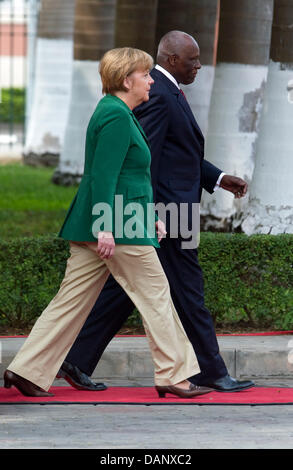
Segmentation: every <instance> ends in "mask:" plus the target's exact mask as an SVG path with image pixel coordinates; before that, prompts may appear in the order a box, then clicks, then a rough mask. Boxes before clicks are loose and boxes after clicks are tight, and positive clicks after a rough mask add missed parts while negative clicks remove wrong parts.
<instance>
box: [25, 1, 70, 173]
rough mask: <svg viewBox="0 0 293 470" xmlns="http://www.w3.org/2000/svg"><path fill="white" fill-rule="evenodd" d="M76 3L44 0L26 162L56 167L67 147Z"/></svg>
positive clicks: (37, 44) (27, 136) (28, 128)
mask: <svg viewBox="0 0 293 470" xmlns="http://www.w3.org/2000/svg"><path fill="white" fill-rule="evenodd" d="M73 20H74V0H62V2H60V1H59V0H42V3H41V9H40V15H39V24H38V37H37V41H36V48H35V59H34V60H35V72H34V80H33V81H30V83H33V90H30V92H29V99H30V113H29V119H28V122H27V123H26V141H25V148H24V155H23V157H24V162H25V163H28V164H44V165H56V164H57V162H58V159H59V154H60V152H61V149H62V147H63V141H64V132H65V125H66V121H67V115H68V108H69V99H70V86H71V72H72V62H73Z"/></svg>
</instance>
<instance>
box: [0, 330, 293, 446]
mask: <svg viewBox="0 0 293 470" xmlns="http://www.w3.org/2000/svg"><path fill="white" fill-rule="evenodd" d="M218 340H219V344H220V350H221V353H222V355H223V357H224V359H225V361H226V363H227V366H228V368H229V372H230V373H231V374H232V375H234V376H237V377H239V378H245V377H251V378H253V379H254V380H255V382H256V384H257V385H269V386H279V385H280V386H289V387H290V386H291V387H293V373H292V372H293V364H292V362H291V358H292V354H291V355H290V351H291V350H293V344H292V340H293V336H287V335H286V336H263V337H262V336H256V337H251V336H249V337H248V336H247V337H244V336H229V337H223V336H220V337H218ZM22 341H23V340H22V339H4V340H1V344H2V364H1V377H2V372H3V370H4V368H5V367H6V366H7V365H8V363H9V361H10V360H11V358H12V357H13V356H14V354H15V352H16V351H17V350H18V348H19V347H20V345H21V343H22ZM290 342H291V343H290ZM93 375H94V377H95V378H97V379H99V380H105V381H106V382H107V384H108V385H109V386H113V385H129V386H134V385H138V386H139V385H152V383H153V379H152V376H153V368H152V364H151V362H150V355H149V351H148V348H147V343H146V340H145V338H135V339H134V338H115V339H114V340H113V341H112V343H111V344H110V345H109V347H108V348H107V350H106V351H105V353H104V355H103V358H102V360H101V363H100V364H99V365H98V367H97V369H96V371H95V373H94V374H93ZM0 385H1V384H0ZM54 385H64V383H62V381H56V383H55V384H54ZM97 393H98V392H97ZM292 423H293V405H270V406H249V405H245V406H236V405H234V406H230V405H225V406H217V405H216V406H205V405H193V406H180V405H176V406H175V405H172V406H169V405H163V406H161V405H151V406H145V405H96V406H95V405H0V425H1V426H0V449H116V450H117V449H118V450H119V449H234V450H235V449H292V447H293V424H292Z"/></svg>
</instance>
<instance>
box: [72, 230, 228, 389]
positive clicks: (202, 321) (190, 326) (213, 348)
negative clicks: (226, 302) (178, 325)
mask: <svg viewBox="0 0 293 470" xmlns="http://www.w3.org/2000/svg"><path fill="white" fill-rule="evenodd" d="M157 254H158V256H159V259H160V262H161V264H162V267H163V269H164V272H165V274H166V276H167V279H168V281H169V285H170V289H171V296H172V300H173V302H174V305H175V308H176V311H177V312H178V315H179V318H180V320H181V322H182V325H183V327H184V329H185V332H186V334H187V336H188V338H189V340H190V342H191V344H192V346H193V348H194V351H195V354H196V357H197V360H198V363H199V367H200V370H201V376H202V377H208V378H209V379H211V380H216V379H218V378H220V377H223V376H225V375H226V374H227V373H228V371H227V368H226V365H225V363H224V361H223V358H222V357H221V355H220V352H219V345H218V341H217V337H216V333H215V329H214V325H213V320H212V317H211V314H210V312H209V310H208V309H207V308H206V307H205V302H204V282H203V274H202V270H201V267H200V264H199V261H198V252H197V250H196V249H185V250H183V249H182V247H181V240H180V239H176V238H169V237H167V238H165V239H163V240H162V241H161V243H160V248H158V249H157ZM134 307H135V306H134V304H133V302H132V300H131V299H130V298H129V297H128V296H127V294H126V293H125V292H124V291H123V290H122V289H121V287H120V286H119V285H118V284H117V282H116V281H115V279H114V278H113V277H112V276H109V279H108V280H107V282H106V284H105V286H104V288H103V291H102V292H101V295H100V296H99V298H98V299H97V301H96V303H95V305H94V307H93V309H92V311H91V313H90V315H89V316H88V318H87V320H86V322H85V324H84V326H83V328H82V330H81V331H80V334H79V335H78V337H77V339H76V341H75V343H74V345H73V346H72V348H71V350H70V351H69V353H68V355H67V357H66V360H67V361H68V362H70V363H72V364H74V365H76V366H77V367H79V369H81V370H82V371H83V372H85V373H86V374H88V375H92V373H93V371H94V370H95V367H96V365H97V363H98V361H99V359H100V357H101V356H102V354H103V352H104V350H105V348H106V347H107V345H108V344H109V342H110V341H111V339H112V338H113V336H114V335H115V334H116V333H117V332H118V331H119V329H120V328H121V327H122V325H123V323H124V322H125V321H126V320H127V318H128V317H129V316H130V315H131V314H132V312H133V309H134Z"/></svg>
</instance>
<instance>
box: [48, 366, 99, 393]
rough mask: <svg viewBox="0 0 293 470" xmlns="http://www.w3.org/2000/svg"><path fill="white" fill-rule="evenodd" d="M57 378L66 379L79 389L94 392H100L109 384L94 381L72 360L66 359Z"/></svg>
mask: <svg viewBox="0 0 293 470" xmlns="http://www.w3.org/2000/svg"><path fill="white" fill-rule="evenodd" d="M56 378H57V379H61V378H62V379H65V380H66V381H67V382H68V383H69V385H71V386H72V387H74V388H76V389H77V390H90V391H92V392H100V391H102V390H107V388H108V387H107V386H106V385H105V384H103V383H95V382H93V381H92V380H91V379H90V378H89V376H88V375H86V374H85V373H84V372H81V370H80V369H79V368H78V367H76V366H74V365H73V364H70V362H66V361H64V362H63V364H62V366H61V367H60V370H59V372H58V374H57V375H56Z"/></svg>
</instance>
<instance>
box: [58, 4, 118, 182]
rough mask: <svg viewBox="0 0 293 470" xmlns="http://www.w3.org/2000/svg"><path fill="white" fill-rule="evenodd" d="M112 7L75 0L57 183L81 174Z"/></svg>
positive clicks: (98, 96) (111, 42) (110, 40)
mask: <svg viewBox="0 0 293 470" xmlns="http://www.w3.org/2000/svg"><path fill="white" fill-rule="evenodd" d="M115 8H116V0H107V2H105V1H103V0H97V1H96V2H93V1H91V0H76V8H75V22H74V62H73V69H72V87H71V95H70V104H69V112H68V119H67V122H66V128H65V137H64V145H63V148H62V150H61V154H60V160H59V164H58V167H57V168H56V171H55V173H54V175H53V182H54V183H56V184H62V185H70V184H73V183H75V182H77V183H78V182H79V181H80V179H81V176H82V174H83V166H84V151H85V137H86V130H87V125H88V122H89V119H90V117H91V114H92V113H93V111H94V109H95V107H96V106H97V104H98V102H99V100H100V99H101V98H102V84H101V79H100V75H99V61H100V58H101V57H102V56H103V54H104V53H105V52H106V51H107V50H108V49H111V48H113V47H114V24H115V23H114V21H115Z"/></svg>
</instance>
